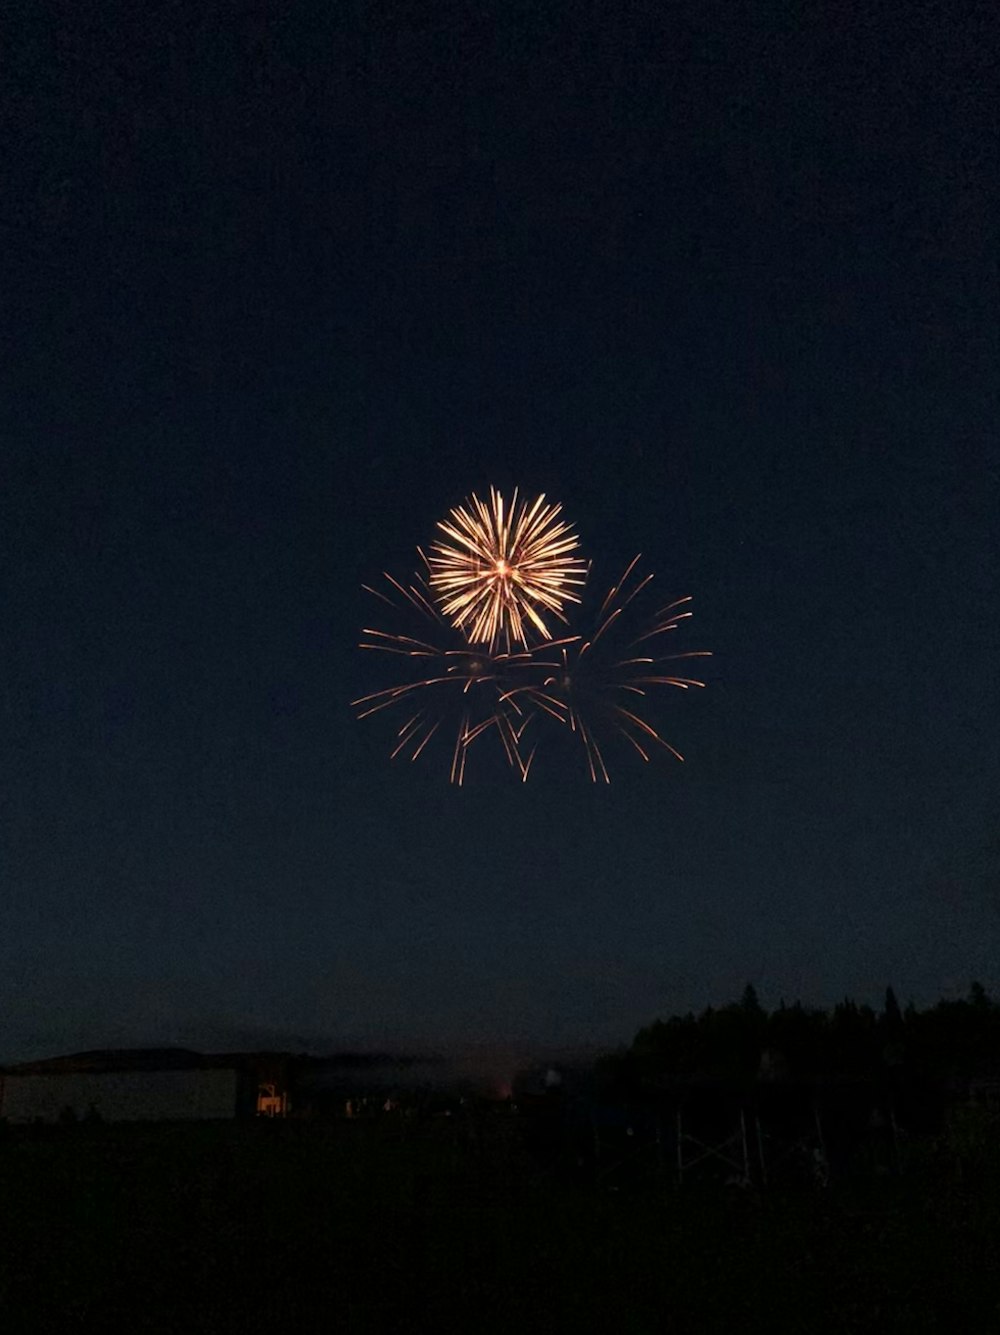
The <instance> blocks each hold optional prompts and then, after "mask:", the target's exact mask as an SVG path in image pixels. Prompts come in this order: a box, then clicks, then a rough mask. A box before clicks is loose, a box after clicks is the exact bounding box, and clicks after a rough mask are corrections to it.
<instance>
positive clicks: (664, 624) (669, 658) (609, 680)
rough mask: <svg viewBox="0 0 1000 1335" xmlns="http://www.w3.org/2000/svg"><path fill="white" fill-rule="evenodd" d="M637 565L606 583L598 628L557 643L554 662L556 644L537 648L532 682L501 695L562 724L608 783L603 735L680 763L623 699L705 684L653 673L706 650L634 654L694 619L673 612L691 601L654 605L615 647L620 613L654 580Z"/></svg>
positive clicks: (622, 624) (595, 777)
mask: <svg viewBox="0 0 1000 1335" xmlns="http://www.w3.org/2000/svg"><path fill="white" fill-rule="evenodd" d="M638 561H639V557H638V556H637V557H635V558H634V560H633V561H631V562H630V564H629V565H628V566H627V567H626V569H625V571H624V573H623V575H622V577H621V578H620V579H619V580H618V582H617V583H616V584H614V585H612V587H611V589H610V590H609V592H608V594H607V596H606V597H605V599H604V601H603V602H602V604H601V606H600V608H599V609H598V613H597V617H596V621H595V626H596V629H595V630H594V632H593V634H592V635H591V637H590V638H588V639H585V638H583V637H579V638H577V639H576V640H575V641H574V638H573V637H568V638H567V639H566V640H563V641H561V642H559V644H558V648H559V653H558V655H555V661H553V655H551V654H550V653H548V651H549V650H551V649H553V648H555V647H557V646H556V644H555V643H554V642H553V643H550V644H542V645H539V646H537V648H536V649H535V650H534V651H532V653H531V654H530V656H529V659H530V662H531V663H532V664H533V666H534V668H535V671H534V673H533V674H532V678H531V679H529V680H527V681H525V682H523V683H522V684H517V685H515V686H513V687H511V688H510V689H509V690H508V691H507V692H506V693H505V694H504V695H503V696H502V697H501V699H503V700H504V701H505V702H506V701H514V700H517V699H523V700H526V701H528V702H530V703H531V704H532V705H533V706H534V707H535V709H536V710H537V711H539V713H544V714H545V715H547V716H548V717H550V718H552V719H555V720H556V721H557V722H559V723H561V724H564V725H566V726H568V727H569V729H570V731H571V732H572V733H574V734H575V735H576V736H578V737H579V738H580V741H581V743H582V745H583V749H584V756H585V759H586V763H587V769H588V771H589V773H590V777H591V780H592V781H593V782H594V783H597V782H604V783H610V775H609V773H608V768H607V765H606V763H605V759H604V751H603V749H602V748H603V747H604V746H606V739H605V734H608V735H609V736H614V735H620V736H622V737H624V738H625V739H626V741H628V742H629V743H630V745H631V746H632V747H633V748H634V750H635V751H637V752H638V754H639V755H640V756H641V757H642V759H643V760H644V761H647V762H648V761H649V759H650V750H649V748H650V743H651V742H655V743H656V744H658V745H659V746H661V747H663V748H664V749H665V750H667V751H669V752H670V753H671V755H674V756H676V757H677V759H678V760H683V759H684V757H683V756H682V755H681V753H680V752H679V751H678V750H677V749H676V748H675V747H674V746H672V745H671V744H670V743H669V742H668V741H666V739H665V738H663V737H662V736H661V735H660V733H659V732H658V731H657V729H656V728H655V727H654V726H653V724H652V723H650V722H649V721H648V720H647V719H645V718H643V717H641V716H640V714H639V713H637V712H636V710H637V709H639V707H640V706H639V704H638V703H635V704H633V705H632V707H631V708H626V707H625V705H624V704H623V703H622V702H621V694H622V693H624V694H627V695H629V696H639V697H646V696H647V695H648V688H649V687H656V686H674V687H677V688H678V689H680V690H685V691H686V690H689V689H690V688H691V687H699V688H701V687H704V685H705V683H704V682H703V681H698V680H696V679H695V678H693V677H681V676H674V675H672V674H670V673H669V670H668V671H667V672H657V671H656V669H657V668H658V667H659V666H660V665H661V664H665V663H668V662H675V661H677V660H679V659H685V658H708V657H711V653H710V651H709V650H706V649H694V650H687V651H684V652H681V653H674V654H659V653H656V654H655V655H654V654H652V653H643V652H641V651H640V652H639V653H636V652H635V651H636V650H637V649H640V646H643V647H644V646H646V645H647V644H648V643H649V641H651V640H653V639H655V638H656V637H658V636H660V635H666V634H669V633H670V632H671V631H674V630H676V629H677V628H678V627H679V626H680V625H681V623H682V622H683V621H685V620H686V619H687V618H689V617H690V616H691V615H692V613H691V612H690V611H689V610H683V611H681V610H679V609H681V608H685V609H686V606H687V604H688V603H690V602H691V598H690V597H686V598H678V599H676V600H675V601H674V602H672V603H668V604H667V606H666V607H662V608H660V609H659V610H658V611H657V612H656V613H655V614H654V615H653V617H652V618H651V619H650V620H648V621H644V622H641V623H640V625H639V626H638V627H636V628H634V629H633V631H632V632H631V634H632V638H631V639H627V640H626V642H625V643H624V644H622V643H621V641H622V640H623V639H625V637H626V636H627V635H628V634H629V633H630V632H628V631H627V629H626V627H627V625H628V623H629V621H630V618H629V617H627V616H626V615H625V614H626V611H627V609H628V608H629V606H630V605H631V604H632V603H633V601H634V600H635V599H636V597H637V596H638V595H639V594H640V593H641V592H642V591H643V590H644V589H645V588H646V587H647V586H648V585H649V583H650V581H651V580H652V578H653V576H652V574H647V575H644V576H642V577H641V578H640V577H639V576H638V575H636V574H635V570H636V566H637V564H638ZM633 577H634V580H635V582H634V584H633V586H632V587H631V588H630V587H629V580H630V578H633ZM635 629H638V632H639V633H638V634H636V633H635ZM616 645H617V646H618V647H617V648H616ZM542 654H546V658H544V659H543V658H542V657H541V655H542ZM553 669H554V671H553ZM599 734H600V735H599Z"/></svg>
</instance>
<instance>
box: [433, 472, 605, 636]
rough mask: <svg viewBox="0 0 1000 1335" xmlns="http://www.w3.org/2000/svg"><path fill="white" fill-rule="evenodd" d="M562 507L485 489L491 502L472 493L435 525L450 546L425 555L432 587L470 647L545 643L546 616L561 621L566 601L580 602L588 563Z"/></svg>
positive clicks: (436, 546) (444, 544)
mask: <svg viewBox="0 0 1000 1335" xmlns="http://www.w3.org/2000/svg"><path fill="white" fill-rule="evenodd" d="M561 510H562V507H561V506H559V505H546V504H545V497H544V496H539V497H538V499H537V500H536V501H534V502H533V503H532V504H530V505H529V504H528V502H527V501H519V500H518V494H517V490H516V489H515V491H514V494H513V497H512V498H511V501H510V504H509V505H508V504H507V502H506V501H505V500H504V498H503V496H502V495H501V494H500V492H498V491H497V490H496V489H495V488H493V487H491V488H490V499H489V504H486V502H484V501H481V500H480V499H479V497H478V496H475V495H473V496H471V497H470V498H469V501H468V502H467V503H466V505H464V506H458V507H457V508H456V509H454V510H452V512H451V516H450V518H449V519H448V520H444V521H442V522H441V523H439V524H438V528H439V529H440V530H441V532H442V533H444V534H445V537H446V538H447V539H448V541H441V542H436V543H434V544H433V546H432V547H431V554H430V555H429V556H428V557H427V564H428V567H429V569H430V584H431V588H432V589H433V590H434V593H435V594H436V596H437V597H438V599H439V600H440V603H441V609H442V611H443V612H444V614H445V616H446V617H447V618H448V619H449V621H451V623H452V625H453V626H456V627H458V628H459V629H460V630H461V631H462V632H463V633H464V634H465V636H466V637H467V639H468V641H469V643H470V644H485V645H487V646H488V647H489V649H490V652H491V653H492V652H495V651H496V650H497V649H498V648H499V649H504V650H506V651H508V652H509V651H510V650H511V649H512V648H513V647H514V646H516V645H521V646H523V647H525V648H527V646H528V641H529V636H532V635H534V637H535V638H536V639H542V640H547V639H548V638H549V630H548V627H547V625H546V623H545V620H544V617H543V614H544V613H551V614H552V615H554V616H556V617H558V618H559V619H560V620H564V619H565V618H564V617H563V615H562V609H563V607H564V606H565V604H566V603H567V602H574V603H578V602H579V601H580V599H579V597H578V596H577V594H576V593H575V592H574V589H576V588H579V587H581V586H582V585H583V584H584V583H585V581H586V578H587V563H586V561H584V560H583V558H582V557H580V556H574V555H573V553H574V552H575V551H576V550H577V548H578V547H579V545H580V542H579V539H578V538H577V536H576V534H575V533H573V532H572V530H571V528H570V526H569V524H568V523H566V522H565V520H560V519H559V515H560V513H561Z"/></svg>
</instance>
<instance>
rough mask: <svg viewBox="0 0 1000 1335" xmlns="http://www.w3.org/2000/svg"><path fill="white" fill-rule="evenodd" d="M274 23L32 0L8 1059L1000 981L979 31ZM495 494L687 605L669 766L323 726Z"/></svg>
mask: <svg viewBox="0 0 1000 1335" xmlns="http://www.w3.org/2000/svg"><path fill="white" fill-rule="evenodd" d="M269 8H271V9H273V7H258V6H239V5H237V6H220V5H215V4H211V3H204V0H203V2H202V3H200V4H197V5H195V4H192V5H188V4H184V3H175V4H169V5H164V6H157V7H155V9H154V10H148V9H146V8H145V7H139V8H138V9H136V11H135V13H134V15H132V16H131V17H129V16H128V15H127V14H124V13H123V12H121V11H119V12H118V13H116V14H115V16H114V18H113V19H112V18H111V17H110V16H108V15H104V16H102V15H100V14H95V13H94V12H93V11H92V10H88V9H86V7H84V8H83V9H81V8H79V7H75V6H55V5H52V6H46V5H42V6H38V7H34V8H32V10H31V11H30V13H28V12H27V11H26V16H25V17H24V18H23V19H22V20H15V21H14V22H12V24H11V34H10V37H9V38H8V41H9V43H10V46H11V54H10V55H9V56H8V65H9V72H8V74H7V75H6V76H5V87H4V89H3V92H2V94H0V99H2V104H3V110H4V113H5V114H4V124H5V126H6V130H5V137H6V142H7V153H6V154H5V157H7V159H8V163H9V166H10V168H11V170H10V171H9V172H8V185H7V186H6V187H5V191H4V195H5V198H4V202H3V205H2V217H0V223H2V226H3V232H4V237H5V240H4V247H3V249H4V258H3V260H2V264H3V272H4V281H3V287H4V301H3V317H2V318H3V322H4V325H5V326H6V350H5V353H4V356H3V360H2V372H0V375H2V379H0V386H2V404H0V440H2V447H0V448H2V451H3V474H4V483H3V502H2V504H3V512H4V514H3V522H2V528H0V556H2V577H3V606H4V628H5V634H4V639H3V645H4V647H3V659H2V664H3V668H2V677H0V684H2V693H0V705H2V716H0V717H2V728H3V744H2V748H0V754H2V790H0V801H2V807H0V819H2V826H0V838H2V848H0V858H2V863H0V875H2V886H0V1057H3V1058H7V1059H14V1058H18V1057H29V1056H35V1055H45V1054H47V1053H49V1052H58V1051H61V1050H65V1049H72V1048H75V1047H82V1046H99V1045H104V1044H126V1043H132V1042H164V1041H180V1042H184V1043H187V1044H190V1045H193V1046H198V1045H204V1046H229V1045H249V1044H259V1043H270V1044H273V1045H277V1046H284V1045H290V1046H299V1045H302V1044H309V1045H312V1046H326V1045H330V1046H335V1045H342V1044H343V1043H347V1042H351V1043H353V1042H364V1043H368V1042H379V1043H383V1042H388V1043H393V1044H405V1043H418V1044H420V1045H422V1046H425V1047H426V1046H435V1045H438V1046H442V1045H445V1046H446V1045H453V1044H459V1045H464V1044H467V1043H470V1042H486V1043H498V1044H502V1043H511V1044H530V1043H534V1042H537V1043H549V1042H551V1043H555V1044H563V1043H566V1044H570V1043H599V1044H600V1043H608V1044H611V1043H617V1042H619V1041H623V1040H627V1039H628V1038H629V1037H630V1036H631V1034H632V1033H633V1032H634V1031H635V1029H636V1028H637V1027H638V1026H639V1025H640V1024H643V1023H645V1022H647V1021H648V1020H649V1019H651V1018H652V1017H654V1016H656V1015H662V1014H668V1013H670V1012H672V1011H675V1010H678V1009H687V1008H688V1007H694V1008H700V1007H702V1006H704V1005H706V1004H708V1003H710V1002H714V1003H718V1002H720V1001H724V1000H726V999H727V998H728V997H730V996H732V995H734V994H738V992H739V991H740V990H741V989H742V987H743V985H744V983H745V982H746V981H747V980H753V981H754V982H755V983H756V985H757V986H758V988H759V990H760V993H761V996H762V998H763V1000H764V1001H765V1002H768V1003H772V1004H776V1003H777V1001H778V999H779V998H780V997H785V998H787V999H789V1000H790V999H792V998H795V997H801V998H802V999H803V1000H804V1001H808V1002H814V1003H827V1002H830V1001H832V1000H835V999H837V998H838V997H839V996H841V995H843V994H844V993H851V994H854V995H855V996H857V997H858V998H859V999H869V1000H876V999H877V998H878V997H879V995H880V994H881V991H882V989H883V988H884V987H885V985H886V984H887V983H890V982H891V983H892V984H893V985H894V986H895V988H896V990H897V992H898V993H899V995H900V996H901V997H902V998H908V997H910V996H912V997H914V998H915V999H916V1000H917V1001H918V1002H923V1001H929V1000H933V999H935V998H936V997H937V996H938V995H940V994H941V993H942V992H952V991H955V990H957V991H961V992H964V991H965V989H966V988H967V986H968V983H969V980H970V979H971V978H974V977H976V978H979V979H981V980H982V981H983V982H984V983H985V984H986V986H987V987H988V988H990V989H991V990H993V991H994V992H995V991H996V990H998V988H1000V912H998V910H1000V853H998V842H997V837H998V830H997V820H996V796H997V793H998V792H1000V762H998V752H997V719H998V717H1000V709H998V706H1000V700H998V698H997V697H998V692H997V648H998V633H997V597H996V594H997V588H996V574H997V565H996V544H995V539H996V514H997V501H998V495H997V486H996V483H997V471H996V456H995V453H993V450H994V445H995V438H996V428H997V413H996V408H997V396H996V368H997V352H998V345H997V328H996V314H995V312H996V302H997V296H998V292H997V283H996V264H995V236H994V234H993V232H992V230H991V227H990V225H989V224H988V223H987V216H988V208H989V199H988V196H989V195H990V193H991V191H992V181H993V177H994V169H995V165H996V164H995V161H994V158H995V153H994V147H995V146H994V143H993V136H992V132H991V130H990V120H989V112H988V108H987V96H988V89H989V86H990V82H991V78H992V76H991V73H990V66H989V61H988V58H987V52H988V48H989V43H988V41H987V37H988V34H989V25H990V22H991V20H990V7H987V6H982V7H980V8H979V9H978V10H976V9H975V7H972V6H969V7H963V10H962V12H961V13H958V12H953V13H950V14H947V15H946V14H945V13H944V11H943V10H941V8H940V6H931V5H927V6H923V5H919V4H918V5H905V6H904V5H900V6H898V8H897V12H896V14H895V17H893V15H892V7H891V6H890V7H889V9H888V10H883V11H882V12H881V16H880V17H879V18H878V19H876V18H874V17H868V18H863V19H859V18H857V17H856V16H855V17H851V14H850V10H849V9H845V7H844V6H842V5H839V4H802V5H785V4H781V5H778V4H775V5H760V4H742V3H732V0H728V2H727V3H725V4H721V5H714V4H708V5H706V4H705V3H704V2H703V0H698V3H691V4H686V3H681V4H677V5H669V6H665V5H663V4H660V3H641V2H639V0H636V2H635V3H629V4H627V5H615V6H607V5H598V4H584V3H579V4H574V5H568V4H556V5H539V4H538V3H537V2H533V3H530V4H527V3H526V4H519V3H509V4H498V5H489V4H487V5H482V4H471V3H464V4H462V3H450V2H449V3H442V4H439V5H435V6H433V7H431V9H430V10H429V11H428V10H426V9H425V7H423V6H409V5H406V4H372V5H367V4H366V5H361V4H358V5H346V4H345V5H331V4H321V5H319V4H318V5H310V4H300V5H298V6H291V7H289V8H290V9H291V10H292V13H291V15H290V16H289V15H284V14H281V15H279V14H278V13H277V12H272V13H271V14H269V15H266V16H263V17H262V15H263V14H265V12H266V10H267V9H269ZM490 482H496V483H497V484H499V485H502V486H507V487H509V486H511V485H513V484H515V483H516V484H519V485H520V486H521V487H522V488H523V489H524V490H526V491H528V492H531V493H536V492H540V491H544V492H546V493H547V494H549V495H550V496H551V497H552V499H557V500H561V501H562V502H563V503H564V506H565V509H566V512H567V514H568V515H569V516H570V517H571V518H572V519H573V520H574V522H575V523H576V525H577V527H578V529H579V532H580V534H581V537H582V538H583V541H584V544H585V547H586V549H587V552H588V554H589V555H591V556H592V557H593V558H594V560H595V563H596V564H597V566H598V567H599V568H600V569H601V570H602V572H604V573H603V574H602V578H603V577H604V575H607V576H610V575H611V574H612V573H613V571H614V569H615V568H616V567H617V566H620V565H622V564H623V563H624V562H625V561H626V560H627V559H628V558H629V557H630V556H631V555H633V554H634V553H635V552H636V551H642V552H643V553H644V554H645V557H646V559H647V560H648V562H649V564H650V565H651V566H652V567H653V568H655V569H656V570H657V572H658V573H657V579H658V581H659V585H660V587H661V589H662V590H663V592H664V593H665V594H670V595H682V594H686V593H693V594H694V595H695V598H696V603H695V607H696V619H695V621H694V622H693V623H690V627H691V628H690V630H688V631H685V636H686V644H687V645H688V646H689V647H692V648H701V647H710V648H712V649H713V650H714V651H715V655H716V656H715V658H714V659H713V660H711V666H710V667H709V668H708V674H709V680H710V682H711V685H710V689H709V690H708V691H706V692H703V693H699V694H698V695H697V697H696V698H690V697H689V695H683V696H682V695H680V693H678V695H677V698H676V699H673V698H671V699H669V700H666V701H665V702H664V705H665V712H664V714H663V716H662V717H663V718H664V720H665V731H666V734H667V736H668V737H669V738H670V740H671V741H673V742H674V743H675V744H676V745H677V746H678V747H679V748H680V750H682V751H683V752H684V754H685V756H686V757H687V761H686V763H685V764H684V765H683V766H681V765H678V764H676V763H675V762H671V761H670V759H669V757H667V756H663V757H662V758H661V759H658V761H657V763H656V764H655V765H650V766H643V765H642V764H641V763H640V762H639V761H638V758H635V757H633V759H634V761H635V763H634V764H633V763H625V761H624V760H623V763H622V764H620V765H619V766H618V767H617V768H616V771H615V775H614V779H615V781H614V783H613V784H612V786H611V787H610V788H609V789H605V788H603V787H600V788H593V787H592V786H591V784H590V783H589V780H588V779H587V777H586V774H585V772H584V770H583V766H582V763H581V764H579V766H569V765H564V764H562V763H559V764H556V763H555V756H553V760H552V763H550V764H549V765H548V766H545V765H539V767H538V772H537V774H534V773H533V775H532V782H531V783H529V784H528V785H526V786H521V785H519V784H517V783H515V782H513V781H512V780H511V778H510V776H509V775H508V774H507V773H506V772H503V771H502V770H501V769H499V768H497V767H495V766H492V765H491V764H489V763H486V764H484V765H482V766H481V767H479V766H477V765H476V764H475V758H474V759H473V762H472V764H471V765H470V783H469V784H468V786H467V787H466V788H465V789H463V790H462V791H461V792H458V791H456V790H454V789H452V788H450V787H449V785H448V783H447V767H448V765H447V757H446V755H444V754H443V753H440V752H439V753H437V754H435V755H430V754H427V755H426V756H425V757H421V761H420V762H418V764H416V765H412V766H411V765H408V764H398V763H397V764H390V762H389V761H388V758H387V752H388V739H389V730H388V729H387V728H386V727H382V726H379V721H378V720H368V721H366V722H364V723H358V722H356V721H355V720H354V718H353V716H352V713H351V710H350V709H349V707H348V702H349V701H350V700H351V699H352V698H353V697H354V696H356V695H358V694H361V693H362V692H363V691H364V690H365V689H366V688H368V687H369V682H370V674H371V673H372V670H373V667H372V663H371V661H370V660H369V659H367V658H365V657H364V656H363V655H361V654H360V653H359V652H358V651H357V649H356V643H357V638H358V632H359V629H360V627H361V625H362V624H363V622H364V621H365V619H366V618H367V617H369V616H370V612H369V606H368V604H367V602H366V601H365V596H364V595H363V594H362V592H361V590H360V585H361V583H362V581H368V580H371V579H372V578H374V577H375V576H377V575H378V572H379V571H380V570H381V569H383V568H384V567H388V568H390V569H392V570H395V571H398V572H400V573H403V572H405V571H406V570H407V569H408V568H409V566H410V564H411V561H412V554H413V549H414V547H415V546H416V544H417V543H426V542H427V541H428V539H429V538H430V537H431V536H432V534H433V528H434V523H435V521H436V519H438V518H439V517H441V516H443V514H444V513H445V511H446V510H447V509H448V508H449V507H450V506H451V505H454V504H456V503H457V502H458V501H460V500H461V499H462V498H463V497H464V496H465V495H467V494H468V493H469V492H470V491H471V490H473V489H475V488H479V489H481V488H483V487H485V486H487V485H488V484H489V483H490ZM425 759H426V762H427V763H424V760H425ZM539 759H540V760H541V759H543V756H542V753H540V754H539Z"/></svg>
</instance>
